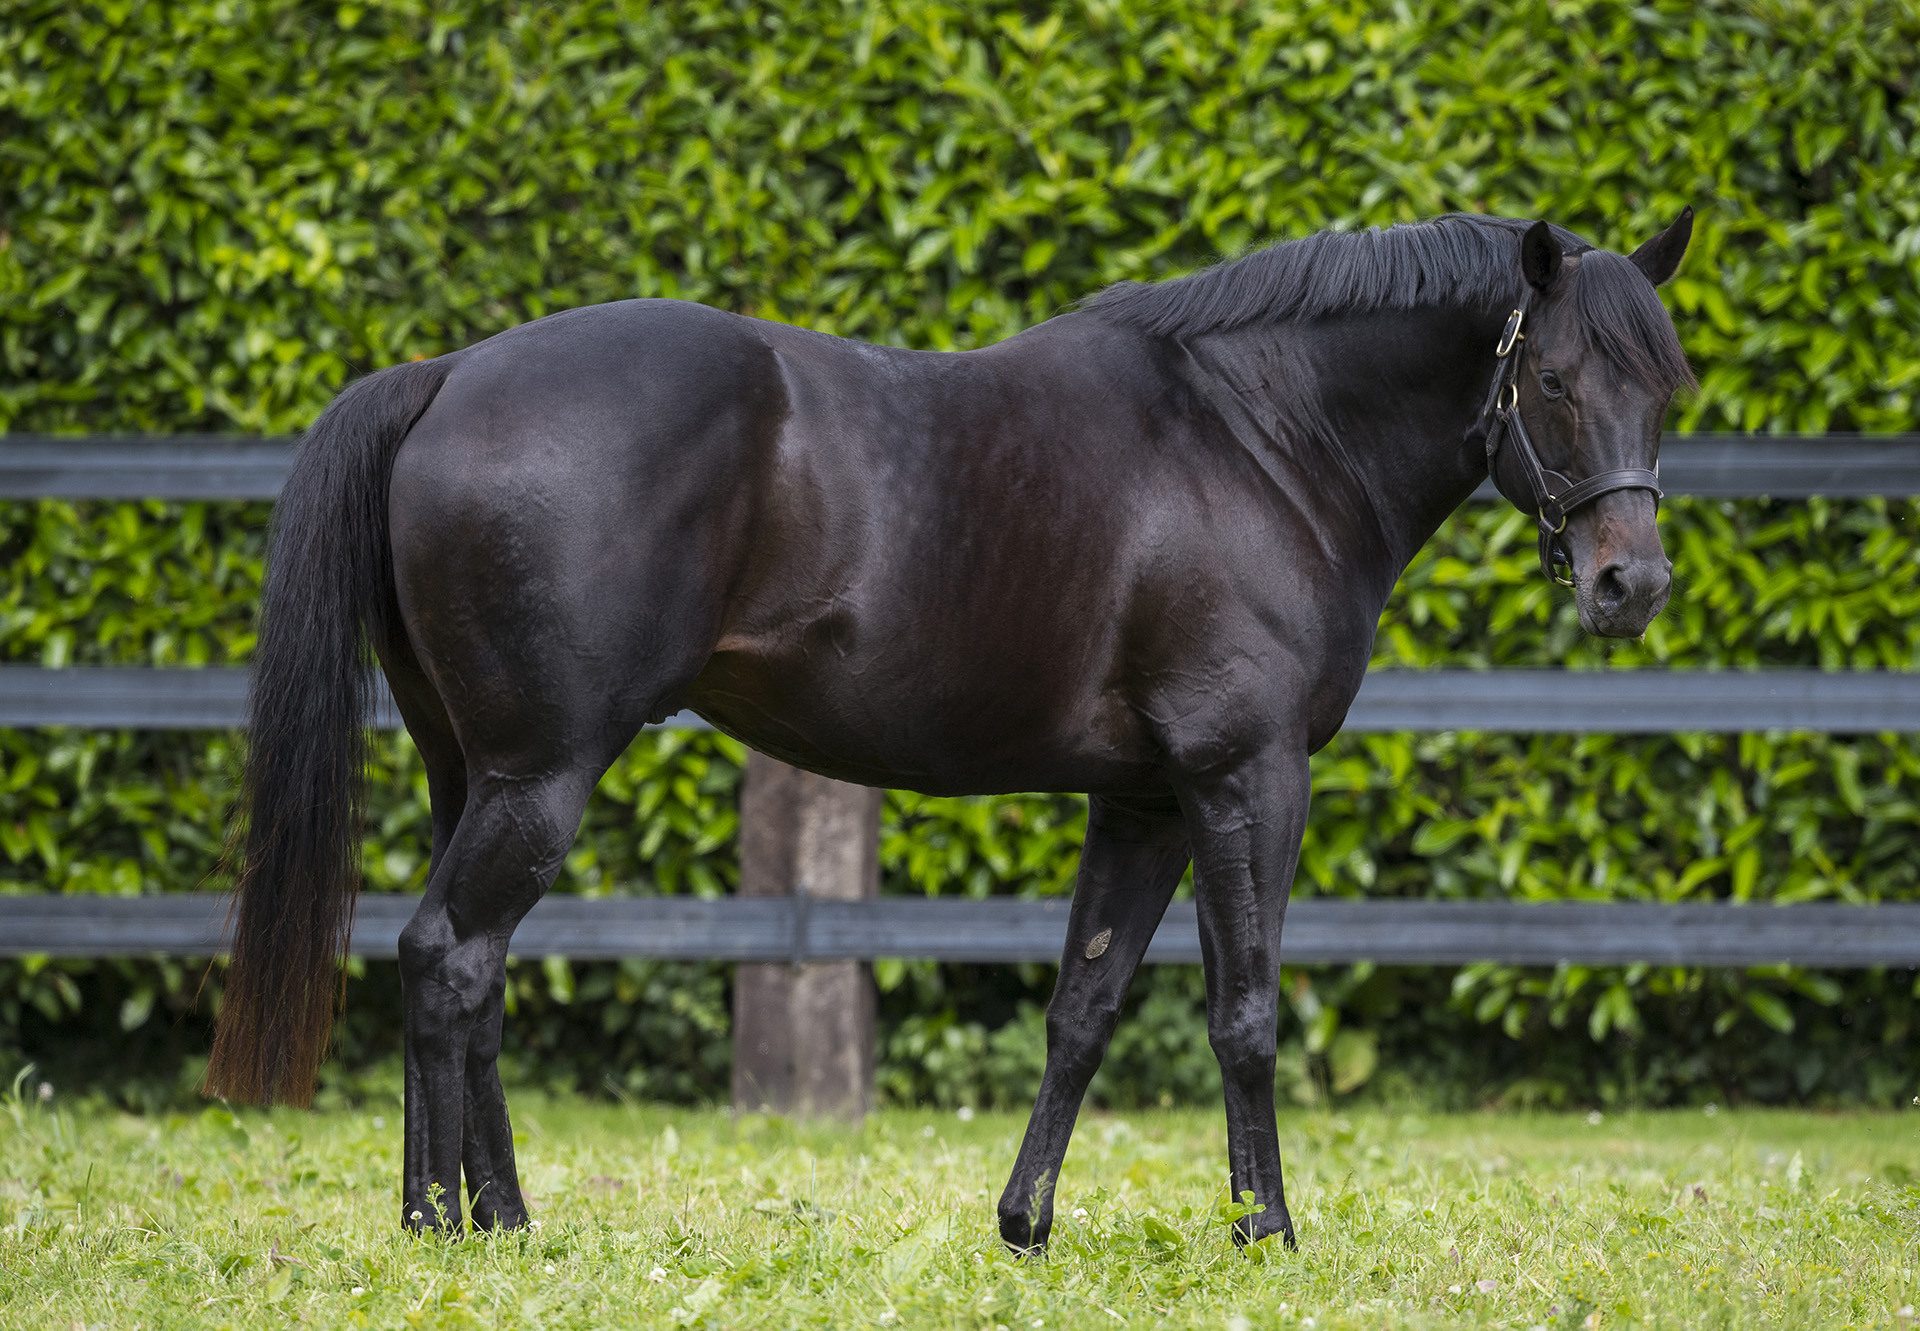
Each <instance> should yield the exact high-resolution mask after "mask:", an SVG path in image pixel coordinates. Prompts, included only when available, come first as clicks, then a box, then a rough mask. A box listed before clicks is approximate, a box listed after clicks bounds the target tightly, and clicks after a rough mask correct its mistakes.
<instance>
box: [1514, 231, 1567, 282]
mask: <svg viewBox="0 0 1920 1331" xmlns="http://www.w3.org/2000/svg"><path fill="white" fill-rule="evenodd" d="M1520 271H1521V272H1522V273H1524V274H1526V278H1527V281H1528V282H1530V283H1532V284H1533V289H1534V290H1535V291H1545V290H1546V289H1547V288H1548V287H1551V286H1552V285H1553V279H1554V278H1556V277H1558V276H1559V275H1560V242H1559V241H1557V240H1555V239H1554V238H1553V228H1552V227H1550V226H1548V225H1547V224H1546V223H1545V222H1535V223H1534V224H1533V225H1532V226H1530V227H1528V228H1527V234H1526V235H1524V236H1522V237H1521V238H1520Z"/></svg>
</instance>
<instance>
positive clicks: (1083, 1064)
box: [1047, 999, 1120, 1078]
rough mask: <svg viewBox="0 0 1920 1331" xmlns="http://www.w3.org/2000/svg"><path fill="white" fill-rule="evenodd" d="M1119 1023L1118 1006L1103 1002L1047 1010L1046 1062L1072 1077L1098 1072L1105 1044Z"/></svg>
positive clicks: (1088, 1076)
mask: <svg viewBox="0 0 1920 1331" xmlns="http://www.w3.org/2000/svg"><path fill="white" fill-rule="evenodd" d="M1119 1020H1120V1005H1119V1004H1118V1003H1116V1002H1110V1001H1107V1000H1105V999H1098V1000H1094V1001H1092V1002H1087V1003H1079V1004H1072V1005H1063V1004H1061V1003H1059V1002H1057V1001H1056V1002H1054V1003H1051V1004H1049V1005H1048V1007H1047V1059H1048V1061H1049V1062H1053V1063H1055V1064H1057V1065H1058V1066H1059V1067H1060V1068H1061V1069H1062V1070H1063V1071H1065V1072H1068V1073H1070V1074H1072V1075H1074V1076H1076V1077H1086V1078H1090V1077H1092V1076H1093V1074H1094V1073H1095V1072H1096V1071H1098V1070H1099V1067H1100V1060H1101V1058H1102V1057H1103V1056H1104V1055H1105V1054H1106V1051H1107V1041H1108V1040H1110V1039H1112V1038H1113V1028H1114V1026H1115V1025H1117V1024H1118V1023H1119Z"/></svg>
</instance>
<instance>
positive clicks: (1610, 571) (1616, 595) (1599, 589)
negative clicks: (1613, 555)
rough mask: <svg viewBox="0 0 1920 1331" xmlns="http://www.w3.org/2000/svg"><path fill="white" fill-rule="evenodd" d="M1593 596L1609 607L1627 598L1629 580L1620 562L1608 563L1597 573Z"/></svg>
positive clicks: (1594, 580)
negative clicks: (1621, 568) (1622, 570)
mask: <svg viewBox="0 0 1920 1331" xmlns="http://www.w3.org/2000/svg"><path fill="white" fill-rule="evenodd" d="M1593 596H1594V599H1595V600H1596V601H1598V602H1599V603H1600V604H1601V605H1603V606H1606V607H1609V608H1611V607H1613V606H1617V605H1619V604H1620V603H1621V602H1622V601H1624V600H1626V599H1627V580H1626V577H1625V575H1624V574H1623V573H1622V572H1621V570H1620V566H1619V565H1618V564H1608V565H1607V566H1606V567H1605V568H1603V569H1601V570H1600V572H1599V573H1598V574H1597V575H1595V577H1594V579H1593Z"/></svg>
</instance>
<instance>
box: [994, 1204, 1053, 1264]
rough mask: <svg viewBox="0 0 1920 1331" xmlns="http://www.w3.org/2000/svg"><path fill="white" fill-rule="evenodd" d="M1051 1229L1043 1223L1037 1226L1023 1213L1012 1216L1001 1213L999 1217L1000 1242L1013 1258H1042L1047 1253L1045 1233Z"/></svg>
mask: <svg viewBox="0 0 1920 1331" xmlns="http://www.w3.org/2000/svg"><path fill="white" fill-rule="evenodd" d="M1049 1228H1051V1226H1050V1225H1048V1224H1047V1223H1046V1222H1045V1221H1043V1222H1042V1223H1040V1224H1039V1225H1035V1224H1034V1223H1033V1218H1032V1217H1031V1216H1028V1215H1026V1214H1024V1213H1022V1214H1018V1215H1013V1214H1007V1213H1005V1212H1003V1213H1002V1214H1001V1216H1000V1241H1001V1242H1002V1243H1004V1244H1006V1245H1007V1247H1008V1248H1009V1249H1010V1250H1011V1251H1012V1253H1013V1255H1014V1256H1015V1257H1043V1256H1045V1255H1046V1251H1047V1231H1048V1229H1049Z"/></svg>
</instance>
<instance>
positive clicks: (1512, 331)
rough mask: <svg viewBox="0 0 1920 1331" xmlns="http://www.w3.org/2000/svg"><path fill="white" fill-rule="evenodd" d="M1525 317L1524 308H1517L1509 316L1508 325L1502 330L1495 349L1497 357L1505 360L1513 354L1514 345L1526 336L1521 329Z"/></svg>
mask: <svg viewBox="0 0 1920 1331" xmlns="http://www.w3.org/2000/svg"><path fill="white" fill-rule="evenodd" d="M1524 318H1526V312H1525V311H1524V310H1515V311H1514V312H1513V313H1512V314H1509V315H1508V316H1507V326H1506V327H1505V328H1503V329H1501V330H1500V341H1499V343H1498V344H1497V345H1496V346H1495V347H1494V349H1493V354H1494V356H1495V357H1496V358H1498V359H1500V360H1505V359H1506V358H1507V357H1508V356H1509V355H1511V354H1512V352H1513V348H1514V346H1515V345H1516V344H1517V343H1518V342H1519V341H1520V339H1521V338H1522V337H1524V336H1525V334H1523V333H1522V332H1521V331H1520V321H1521V320H1522V319H1524Z"/></svg>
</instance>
